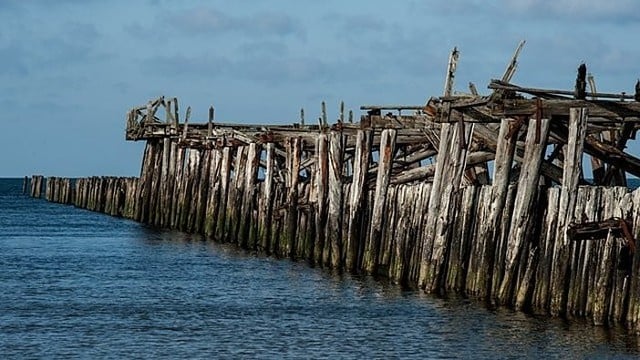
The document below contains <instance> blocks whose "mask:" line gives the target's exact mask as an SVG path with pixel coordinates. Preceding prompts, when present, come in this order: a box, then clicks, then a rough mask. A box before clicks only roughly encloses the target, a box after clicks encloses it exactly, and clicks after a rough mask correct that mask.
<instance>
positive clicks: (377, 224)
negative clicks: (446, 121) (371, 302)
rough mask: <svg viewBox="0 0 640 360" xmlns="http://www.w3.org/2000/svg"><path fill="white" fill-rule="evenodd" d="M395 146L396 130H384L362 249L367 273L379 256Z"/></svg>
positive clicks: (376, 262) (373, 269)
mask: <svg viewBox="0 0 640 360" xmlns="http://www.w3.org/2000/svg"><path fill="white" fill-rule="evenodd" d="M395 145H396V130H395V129H385V130H383V131H382V136H381V139H380V160H379V164H378V174H377V178H376V188H375V195H374V199H373V209H372V215H371V229H370V230H369V237H368V239H367V243H366V245H365V248H364V254H363V262H362V267H363V269H364V270H365V271H367V272H369V273H375V272H376V271H377V267H378V260H379V256H380V240H381V237H382V226H383V221H384V218H385V214H384V208H385V203H386V199H387V191H388V190H389V181H390V180H389V177H390V175H391V167H392V165H393V155H394V152H395Z"/></svg>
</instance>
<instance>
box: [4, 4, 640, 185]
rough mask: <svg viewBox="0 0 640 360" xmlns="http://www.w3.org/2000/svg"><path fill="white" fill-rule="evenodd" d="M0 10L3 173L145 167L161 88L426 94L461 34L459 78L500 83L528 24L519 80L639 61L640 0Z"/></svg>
mask: <svg viewBox="0 0 640 360" xmlns="http://www.w3.org/2000/svg"><path fill="white" fill-rule="evenodd" d="M0 21H1V23H2V26H0V81H1V84H2V86H0V106H1V109H2V112H1V113H0V118H1V119H2V120H1V122H0V124H2V126H3V130H2V131H1V132H0V153H1V154H2V155H1V157H0V159H2V161H0V177H13V176H24V175H31V174H36V173H39V174H45V175H50V176H87V175H137V174H138V172H139V163H140V159H141V155H142V146H143V144H142V143H131V142H125V140H124V125H125V114H126V112H127V111H128V109H129V108H131V107H133V106H137V105H141V104H144V103H146V102H147V101H148V100H149V99H151V98H156V97H158V96H161V95H165V96H171V97H173V96H176V97H178V98H179V99H180V104H181V108H182V109H183V110H184V109H186V106H188V105H189V106H191V107H192V108H193V119H194V120H204V119H205V118H206V114H207V109H208V107H209V105H211V104H213V105H215V107H216V120H217V121H223V122H246V123H274V124H286V123H292V122H296V121H297V120H298V114H299V111H300V108H301V107H304V108H305V112H306V114H307V119H308V120H312V119H315V118H316V117H317V116H318V115H319V113H320V103H321V101H323V100H325V101H326V102H327V104H328V110H329V115H330V117H331V118H335V117H336V116H337V111H338V104H339V102H340V101H341V100H344V101H345V103H346V105H347V108H350V109H353V110H354V111H355V112H356V114H359V111H358V108H359V106H360V105H363V104H382V103H385V104H389V103H394V104H395V103H401V104H421V103H424V101H425V99H427V98H428V97H429V96H433V95H440V94H441V93H442V87H443V77H444V72H445V69H446V62H447V57H448V53H449V51H450V50H451V49H452V48H453V47H454V46H457V47H458V48H459V50H460V52H461V57H460V63H459V67H458V74H457V79H456V81H457V83H456V89H457V90H460V91H466V90H467V84H468V83H469V82H470V81H471V82H474V83H475V84H476V86H477V87H478V89H479V90H480V92H483V93H486V92H488V90H487V89H486V85H487V84H488V82H489V80H490V79H491V78H497V77H499V76H500V75H501V74H502V71H503V69H504V67H505V65H506V63H507V61H508V59H509V58H510V56H511V54H512V53H513V50H514V49H515V47H516V46H517V44H518V42H519V41H520V40H526V41H527V44H526V46H525V48H524V50H523V52H522V54H521V57H520V64H519V70H518V73H517V74H516V76H515V78H514V80H513V81H514V82H515V83H517V84H521V85H526V86H531V87H546V88H562V89H571V88H572V87H573V84H574V81H575V73H576V68H577V66H578V64H579V63H580V62H581V61H584V62H586V63H587V65H588V67H589V71H590V72H592V73H593V74H594V76H595V77H596V81H597V84H598V90H599V91H603V92H619V91H627V92H629V93H632V92H633V86H634V84H635V81H636V79H637V78H638V77H639V76H640V47H638V46H637V45H636V44H637V40H636V39H635V38H636V36H637V34H640V2H637V1H631V0H621V1H595V0H581V1H579V0H553V1H551V0H549V1H548V0H539V1H533V0H512V1H506V0H504V1H502V0H496V1H473V0H472V1H462V0H448V1H402V0H398V1H378V0H370V1H344V0H341V1H337V0H326V1H305V0H298V1H294V0H279V1H276V0H274V1H258V0H237V1H215V0H212V1H188V0H187V1H175V0H174V1H163V0H140V1H131V0H127V1H124V0H122V1H118V0H115V1H102V0H55V1H50V0H0ZM634 148H637V146H634V147H632V151H633V150H634ZM635 153H637V151H635Z"/></svg>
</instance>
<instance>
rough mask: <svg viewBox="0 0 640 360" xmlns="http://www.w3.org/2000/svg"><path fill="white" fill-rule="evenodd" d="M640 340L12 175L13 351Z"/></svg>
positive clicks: (373, 351)
mask: <svg viewBox="0 0 640 360" xmlns="http://www.w3.org/2000/svg"><path fill="white" fill-rule="evenodd" d="M639 338H640V337H638V336H636V335H633V334H631V333H628V332H626V331H625V330H624V329H621V328H613V329H606V328H604V327H598V326H593V325H592V324H590V323H589V322H587V321H581V320H571V321H568V320H562V319H557V318H549V317H546V316H532V315H527V314H524V313H521V312H514V311H511V310H509V309H502V308H500V309H490V308H487V307H486V306H485V305H484V304H483V303H482V302H479V301H476V300H470V299H465V298H459V297H455V298H447V299H444V298H439V297H435V296H432V295H425V294H423V293H422V292H420V291H416V290H407V289H403V288H401V287H399V286H398V285H395V284H392V283H389V282H387V281H384V280H381V279H374V278H372V277H369V276H356V275H349V274H343V273H336V272H331V271H328V270H326V269H319V268H312V267H310V266H308V265H307V264H306V263H304V262H295V261H291V260H286V259H276V258H273V257H267V256H264V255H257V254H253V253H249V252H245V251H242V250H239V249H237V248H236V247H234V246H231V245H228V244H226V245H225V244H219V243H215V242H212V241H206V240H205V239H203V238H202V237H200V236H197V235H190V234H186V233H181V232H176V231H168V230H159V229H154V228H151V227H148V226H145V225H141V224H138V223H136V222H133V221H129V220H125V219H121V218H115V217H110V216H107V215H103V214H99V213H94V212H89V211H86V210H81V209H77V208H74V207H73V206H68V205H60V204H53V203H48V202H46V201H44V200H38V199H32V198H29V197H28V196H26V195H23V194H22V180H21V179H0V358H1V359H105V358H115V359H121V358H126V359H133V358H135V359H147V358H152V359H412V358H420V359H520V358H535V359H547V358H548V359H573V358H575V359H584V358H593V359H600V358H637V357H638V356H640V341H639Z"/></svg>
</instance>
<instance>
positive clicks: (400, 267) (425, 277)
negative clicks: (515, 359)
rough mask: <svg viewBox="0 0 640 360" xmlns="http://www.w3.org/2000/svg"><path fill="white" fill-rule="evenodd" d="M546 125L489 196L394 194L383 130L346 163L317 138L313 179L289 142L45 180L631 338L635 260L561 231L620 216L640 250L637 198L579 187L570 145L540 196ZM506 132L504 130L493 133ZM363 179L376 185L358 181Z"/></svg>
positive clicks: (300, 147) (72, 192)
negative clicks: (132, 172) (279, 152)
mask: <svg viewBox="0 0 640 360" xmlns="http://www.w3.org/2000/svg"><path fill="white" fill-rule="evenodd" d="M579 115H580V114H575V116H573V119H574V120H575V122H576V123H575V125H576V129H578V130H576V131H579V129H580V116H579ZM545 122H546V120H543V121H542V122H540V124H538V125H536V126H540V127H541V128H540V129H536V128H535V126H531V127H530V129H529V131H528V134H527V138H526V140H525V152H524V153H523V154H517V153H515V154H514V148H515V138H512V139H510V138H508V137H506V136H500V137H499V143H498V145H497V147H498V148H499V149H504V150H501V151H498V152H497V154H498V156H497V158H496V169H495V171H494V183H493V185H491V186H482V187H478V186H469V187H452V186H449V182H450V179H448V178H447V177H446V176H445V177H443V178H442V179H441V181H440V182H434V183H433V184H432V183H426V182H416V183H412V184H391V183H390V182H389V178H390V173H391V168H392V159H393V157H392V154H393V153H394V146H395V136H396V132H395V130H393V129H385V130H383V131H382V133H381V134H380V136H379V139H380V143H379V149H380V150H379V152H377V153H375V154H374V153H373V152H372V141H373V140H372V139H373V138H374V137H373V136H372V131H371V130H360V131H358V132H357V133H356V135H355V137H356V139H355V144H356V147H355V153H354V154H353V155H352V156H349V157H346V156H345V154H344V152H343V150H342V149H343V147H344V144H345V141H346V139H345V135H344V134H342V133H341V132H339V131H331V132H328V133H322V134H319V135H318V136H317V139H316V143H315V144H313V145H312V148H313V152H314V156H316V157H317V161H316V162H314V163H313V165H312V166H307V165H305V159H306V154H305V152H306V151H307V150H305V149H309V148H310V147H309V144H304V142H303V140H302V139H300V138H290V139H287V141H286V144H285V149H286V151H285V153H284V154H283V157H279V156H276V147H275V146H274V144H272V143H265V144H257V143H251V144H249V145H246V146H237V147H223V148H215V147H206V146H204V147H194V148H189V147H184V146H180V144H179V143H178V142H177V141H174V140H171V139H151V140H149V141H148V142H147V146H146V148H145V152H144V160H143V165H142V171H141V177H140V178H139V179H137V178H114V177H92V178H83V179H77V180H75V181H72V180H69V179H61V178H49V179H47V181H46V198H47V200H50V201H56V202H61V203H67V204H73V205H75V206H78V207H80V208H85V209H89V210H94V211H100V212H104V213H107V214H111V215H115V216H123V217H126V218H131V219H134V220H137V221H140V222H143V223H146V224H151V225H154V226H158V227H163V228H172V229H179V230H182V231H187V232H194V233H202V234H204V235H206V236H207V237H208V238H211V239H214V240H216V241H220V242H229V243H234V244H237V245H238V246H240V247H242V248H245V249H249V250H252V251H257V252H262V253H266V254H270V255H275V256H278V257H287V258H293V259H304V260H306V261H308V262H309V263H311V264H313V265H317V266H323V267H330V268H338V269H343V270H347V271H353V272H360V273H369V274H376V275H380V276H384V277H388V278H390V279H392V280H393V281H395V282H398V283H400V284H403V285H405V286H409V287H413V288H418V287H421V288H424V289H425V290H426V291H429V292H437V293H442V294H444V293H461V294H465V295H467V296H470V297H474V298H480V299H483V300H486V301H487V302H490V303H492V304H495V305H506V306H510V307H514V308H517V309H525V310H528V311H531V312H535V313H548V314H552V315H554V316H567V317H572V316H576V317H586V318H589V319H591V320H592V321H593V322H594V323H596V324H624V325H626V326H628V327H631V328H634V329H636V330H638V329H640V282H639V281H638V275H639V274H640V261H639V260H640V259H639V256H638V254H637V253H635V254H631V259H629V254H628V253H627V254H625V253H624V251H625V250H624V249H625V248H628V246H627V245H628V244H627V243H626V240H625V239H622V238H618V237H616V236H615V235H614V234H613V233H612V232H610V233H609V235H608V236H607V237H606V238H603V239H600V240H581V241H573V240H571V239H569V238H568V237H567V236H566V234H565V231H566V228H567V225H568V224H569V223H571V222H574V221H575V220H576V219H579V220H580V221H596V220H603V219H608V218H612V217H617V218H622V219H626V220H628V221H629V222H630V223H632V224H633V226H632V228H633V229H635V230H636V231H635V232H634V234H633V235H634V236H635V237H638V231H637V229H640V191H635V192H630V190H628V189H627V188H622V187H609V188H605V187H586V186H582V187H578V186H577V179H576V176H577V175H576V174H572V173H571V172H570V170H571V169H570V167H571V166H574V165H573V163H572V162H571V161H570V158H571V156H572V155H571V154H572V150H571V149H570V148H571V146H574V145H570V146H569V149H568V150H567V152H566V154H565V170H566V174H565V176H564V179H566V181H567V183H566V184H563V185H562V186H560V187H552V188H544V187H540V186H539V184H538V180H537V179H538V176H537V175H536V176H534V175H532V174H537V173H538V172H539V169H537V168H536V167H539V166H540V159H541V152H542V151H543V149H544V144H542V142H540V138H539V137H538V136H539V135H538V136H537V135H536V133H537V132H538V131H541V132H542V134H543V137H542V138H543V139H544V137H545V136H546V135H545V132H546V131H547V129H548V124H545ZM512 125H513V124H512V123H511V122H510V121H507V120H505V122H504V123H503V127H502V129H501V134H503V135H504V133H506V132H507V131H508V130H509V128H510V127H511V126H512ZM575 137H578V138H579V137H580V135H579V134H575ZM575 146H577V145H575ZM578 150H579V149H578ZM513 156H521V157H524V159H525V161H524V162H523V167H522V169H521V173H520V176H519V178H518V181H517V182H510V181H509V176H508V174H506V173H505V174H502V175H501V171H504V169H503V165H504V164H511V162H512V161H513ZM374 157H375V158H376V160H377V164H375V166H374V164H373V158H374ZM452 168H454V169H455V166H452ZM371 170H375V172H376V173H377V176H376V178H375V182H374V183H370V182H368V181H367V177H366V174H367V173H368V172H370V171H371ZM441 171H444V170H442V169H441ZM43 181H45V180H44V179H43V178H42V177H39V176H34V177H33V178H31V188H30V189H31V191H30V194H31V196H34V197H38V196H39V194H40V192H39V190H38V189H39V187H42V184H43ZM434 201H437V202H439V204H436V205H437V206H436V205H434ZM434 209H439V210H438V211H436V212H433V211H435V210H434ZM430 211H432V212H431V213H430Z"/></svg>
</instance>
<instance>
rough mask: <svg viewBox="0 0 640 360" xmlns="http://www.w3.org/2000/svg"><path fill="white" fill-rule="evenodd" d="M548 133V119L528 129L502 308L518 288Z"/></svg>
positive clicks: (508, 254) (499, 298) (510, 240)
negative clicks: (521, 263) (519, 272)
mask: <svg viewBox="0 0 640 360" xmlns="http://www.w3.org/2000/svg"><path fill="white" fill-rule="evenodd" d="M548 132H549V119H541V120H540V121H536V122H532V121H530V123H529V125H528V129H527V138H526V140H525V153H524V160H523V162H522V169H521V172H520V177H519V179H518V192H517V194H516V199H515V204H514V209H513V215H512V217H511V225H510V229H511V230H510V234H511V235H510V237H509V240H508V243H507V248H506V256H505V264H504V277H503V279H502V282H501V284H500V289H499V292H498V302H499V303H500V304H507V303H509V302H510V299H511V298H512V295H513V291H514V288H515V287H516V283H517V270H518V266H519V265H520V261H522V257H523V256H524V255H523V252H524V249H525V246H526V244H527V240H528V239H529V236H530V233H528V230H529V227H528V226H529V224H530V221H532V218H531V214H532V213H533V212H534V207H535V203H536V196H537V193H538V182H539V177H540V166H541V163H542V160H543V155H544V150H545V148H546V145H547V134H548ZM537 138H538V139H539V140H540V141H539V142H536V139H537Z"/></svg>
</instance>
